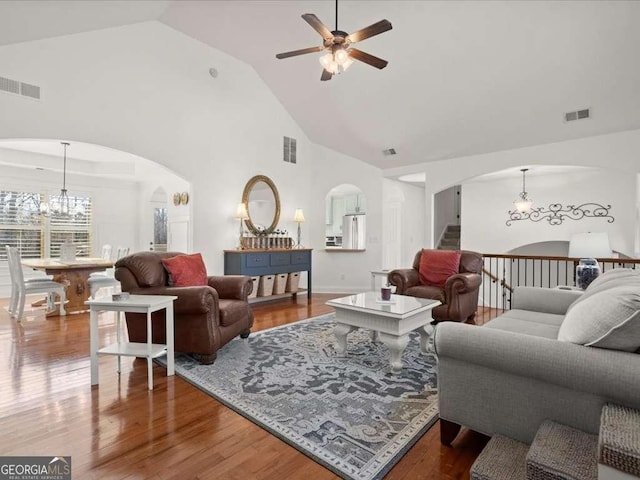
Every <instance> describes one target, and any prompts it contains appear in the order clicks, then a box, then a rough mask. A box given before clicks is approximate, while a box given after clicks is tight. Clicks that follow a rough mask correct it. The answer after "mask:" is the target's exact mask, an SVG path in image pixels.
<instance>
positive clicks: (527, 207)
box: [513, 198, 533, 213]
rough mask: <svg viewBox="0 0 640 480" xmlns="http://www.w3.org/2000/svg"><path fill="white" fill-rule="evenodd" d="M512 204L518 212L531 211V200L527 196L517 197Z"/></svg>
mask: <svg viewBox="0 0 640 480" xmlns="http://www.w3.org/2000/svg"><path fill="white" fill-rule="evenodd" d="M513 204H514V205H515V207H516V210H518V211H519V212H520V213H529V212H530V211H531V207H532V205H533V200H530V199H528V198H519V199H518V200H516V201H515V202H513Z"/></svg>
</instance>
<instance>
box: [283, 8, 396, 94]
mask: <svg viewBox="0 0 640 480" xmlns="http://www.w3.org/2000/svg"><path fill="white" fill-rule="evenodd" d="M302 18H303V19H304V20H305V21H306V22H307V23H308V24H309V25H311V26H312V27H313V29H314V30H315V31H316V32H318V33H319V34H320V35H322V39H323V40H322V45H321V46H319V47H310V48H303V49H300V50H293V51H291V52H285V53H278V54H277V55H276V58H289V57H295V56H297V55H304V54H306V53H314V52H321V51H323V50H329V52H328V53H327V54H326V55H323V56H322V57H320V63H321V64H322V67H323V69H322V76H321V77H320V80H322V81H326V80H331V79H332V78H333V76H334V75H335V74H337V73H342V72H344V71H345V70H346V69H347V68H349V66H350V65H351V64H352V63H353V60H359V61H361V62H364V63H366V64H368V65H371V66H372V67H376V68H379V69H382V68H384V67H386V66H387V64H388V63H389V62H387V61H386V60H383V59H381V58H378V57H374V56H373V55H370V54H368V53H366V52H363V51H362V50H358V49H357V48H353V47H351V44H353V43H356V42H361V41H362V40H365V39H367V38H370V37H373V36H374V35H379V34H381V33H384V32H386V31H387V30H391V28H392V27H391V22H389V21H388V20H380V21H379V22H376V23H374V24H373V25H369V26H368V27H365V28H363V29H361V30H358V31H356V32H353V33H351V34H349V33H347V32H343V31H342V30H338V0H336V29H335V30H334V31H330V30H329V28H328V27H327V26H326V25H325V24H324V23H322V22H321V21H320V19H319V18H318V17H316V16H315V15H314V14H313V13H305V14H304V15H302Z"/></svg>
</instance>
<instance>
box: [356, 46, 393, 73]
mask: <svg viewBox="0 0 640 480" xmlns="http://www.w3.org/2000/svg"><path fill="white" fill-rule="evenodd" d="M347 51H348V52H349V56H350V57H351V58H355V59H356V60H360V61H361V62H364V63H366V64H368V65H371V66H372V67H376V68H380V69H383V68H384V67H386V66H387V64H388V63H389V62H387V61H386V60H383V59H381V58H378V57H374V56H373V55H369V54H368V53H365V52H363V51H362V50H358V49H357V48H350V49H349V50H347Z"/></svg>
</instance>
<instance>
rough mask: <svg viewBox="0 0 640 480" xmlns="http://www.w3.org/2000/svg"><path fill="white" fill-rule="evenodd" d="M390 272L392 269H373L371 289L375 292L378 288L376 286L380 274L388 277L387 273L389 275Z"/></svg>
mask: <svg viewBox="0 0 640 480" xmlns="http://www.w3.org/2000/svg"><path fill="white" fill-rule="evenodd" d="M389 272H390V270H372V271H371V291H373V292H375V291H376V290H378V289H377V288H376V277H378V276H380V277H384V278H385V279H386V278H387V275H389Z"/></svg>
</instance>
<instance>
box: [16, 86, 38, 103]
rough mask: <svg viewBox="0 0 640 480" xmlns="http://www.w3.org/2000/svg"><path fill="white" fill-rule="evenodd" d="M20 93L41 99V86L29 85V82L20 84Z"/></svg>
mask: <svg viewBox="0 0 640 480" xmlns="http://www.w3.org/2000/svg"><path fill="white" fill-rule="evenodd" d="M20 93H21V94H22V95H24V96H25V97H31V98H37V99H38V100H39V99H40V87H38V86H37V85H29V84H28V83H21V84H20Z"/></svg>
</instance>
